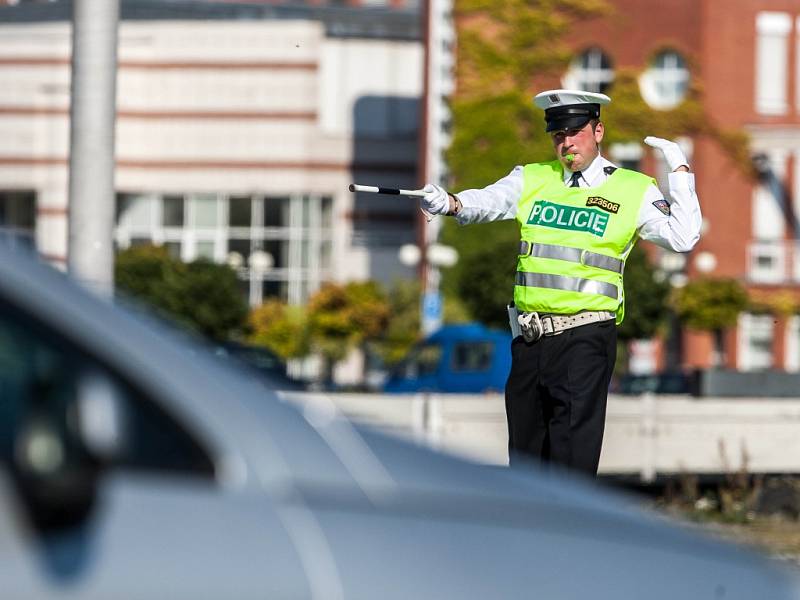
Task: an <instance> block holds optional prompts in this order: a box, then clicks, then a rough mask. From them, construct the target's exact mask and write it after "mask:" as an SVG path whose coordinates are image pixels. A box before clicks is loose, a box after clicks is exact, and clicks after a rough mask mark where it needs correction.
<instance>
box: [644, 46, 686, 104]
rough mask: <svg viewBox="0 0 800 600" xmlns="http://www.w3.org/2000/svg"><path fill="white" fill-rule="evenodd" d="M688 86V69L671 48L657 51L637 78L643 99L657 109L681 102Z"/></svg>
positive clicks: (680, 57)
mask: <svg viewBox="0 0 800 600" xmlns="http://www.w3.org/2000/svg"><path fill="white" fill-rule="evenodd" d="M688 88H689V70H688V69H687V68H686V61H685V60H684V59H683V57H682V56H681V55H680V54H678V53H677V52H674V51H672V50H666V51H664V52H659V53H658V54H657V55H656V56H655V58H653V60H652V62H651V63H650V66H649V67H648V69H647V70H646V71H645V72H644V73H643V74H642V76H641V77H640V78H639V89H640V90H641V92H642V97H643V98H644V99H645V101H646V102H647V103H648V104H649V105H650V106H652V107H653V108H657V109H662V110H666V109H670V108H674V107H676V106H677V105H678V104H680V103H681V102H683V99H684V98H685V97H686V92H687V90H688Z"/></svg>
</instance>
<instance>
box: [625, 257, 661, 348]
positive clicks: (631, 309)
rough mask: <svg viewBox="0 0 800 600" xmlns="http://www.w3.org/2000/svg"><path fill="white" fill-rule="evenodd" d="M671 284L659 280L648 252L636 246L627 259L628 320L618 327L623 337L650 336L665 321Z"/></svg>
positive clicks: (643, 337)
mask: <svg viewBox="0 0 800 600" xmlns="http://www.w3.org/2000/svg"><path fill="white" fill-rule="evenodd" d="M669 290H670V286H669V283H667V282H666V281H658V280H657V279H656V277H655V270H654V269H653V267H652V265H651V264H650V261H649V259H648V257H647V252H645V251H644V249H643V248H641V247H639V246H634V248H633V250H632V251H631V254H630V256H628V260H626V261H625V320H623V321H622V325H620V326H619V329H618V330H617V335H618V336H619V339H620V340H623V341H627V340H636V339H648V338H651V337H653V336H654V335H655V334H656V333H657V332H658V330H659V328H660V327H661V326H662V325H663V324H664V317H665V316H666V308H667V298H668V296H669Z"/></svg>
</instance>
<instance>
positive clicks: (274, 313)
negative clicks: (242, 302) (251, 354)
mask: <svg viewBox="0 0 800 600" xmlns="http://www.w3.org/2000/svg"><path fill="white" fill-rule="evenodd" d="M247 322H248V325H249V326H250V331H251V334H250V338H249V339H250V342H252V343H253V344H257V345H259V346H266V347H267V348H269V349H270V350H272V351H273V352H274V353H275V354H277V355H278V356H280V357H281V358H282V359H284V360H288V359H290V358H301V357H303V356H306V355H307V354H308V352H309V340H308V329H307V326H306V317H305V313H304V311H303V310H302V308H300V307H297V306H289V305H287V304H286V303H285V302H282V301H281V300H278V299H277V298H272V299H269V300H267V301H266V302H264V303H263V304H262V305H261V306H257V307H256V308H254V309H253V310H252V311H250V315H249V317H248V319H247Z"/></svg>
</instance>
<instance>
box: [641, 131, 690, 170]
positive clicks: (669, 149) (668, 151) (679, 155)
mask: <svg viewBox="0 0 800 600" xmlns="http://www.w3.org/2000/svg"><path fill="white" fill-rule="evenodd" d="M644 143H645V144H647V145H648V146H652V147H653V148H658V149H659V150H661V152H663V153H664V160H666V161H667V166H669V170H670V171H674V170H675V169H677V168H678V167H686V168H687V169H688V168H689V161H688V160H686V155H685V154H684V153H683V150H681V147H680V146H678V144H676V143H675V142H670V141H669V140H664V139H661V138H657V137H653V136H652V135H648V136H647V137H646V138H644Z"/></svg>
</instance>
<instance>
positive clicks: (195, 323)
mask: <svg viewBox="0 0 800 600" xmlns="http://www.w3.org/2000/svg"><path fill="white" fill-rule="evenodd" d="M114 279H115V285H116V287H117V289H118V290H120V291H122V292H125V293H127V294H129V295H131V296H133V297H134V298H136V299H138V300H141V301H143V302H144V303H145V304H147V305H149V306H151V307H153V308H155V310H157V311H158V312H160V313H161V314H163V315H167V316H169V317H170V318H172V319H174V320H175V321H177V322H178V323H180V324H182V325H184V326H186V327H188V328H189V329H192V330H194V331H196V332H198V333H201V334H203V335H205V336H206V337H209V338H211V339H214V340H224V339H228V338H230V337H232V336H234V335H236V334H239V333H240V332H241V331H242V330H243V329H244V325H245V320H246V317H247V304H246V302H245V300H244V298H243V297H242V294H241V292H240V291H239V284H238V281H237V279H236V274H235V273H234V272H233V271H232V270H231V269H230V268H228V267H227V266H225V265H218V264H215V263H212V262H210V261H208V260H205V259H200V260H196V261H194V262H191V263H182V262H180V261H179V260H176V259H174V258H171V257H170V256H169V254H168V253H167V251H166V249H164V248H161V247H157V246H138V247H133V248H129V249H127V250H123V251H121V252H120V253H119V254H117V257H116V262H115V265H114Z"/></svg>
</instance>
